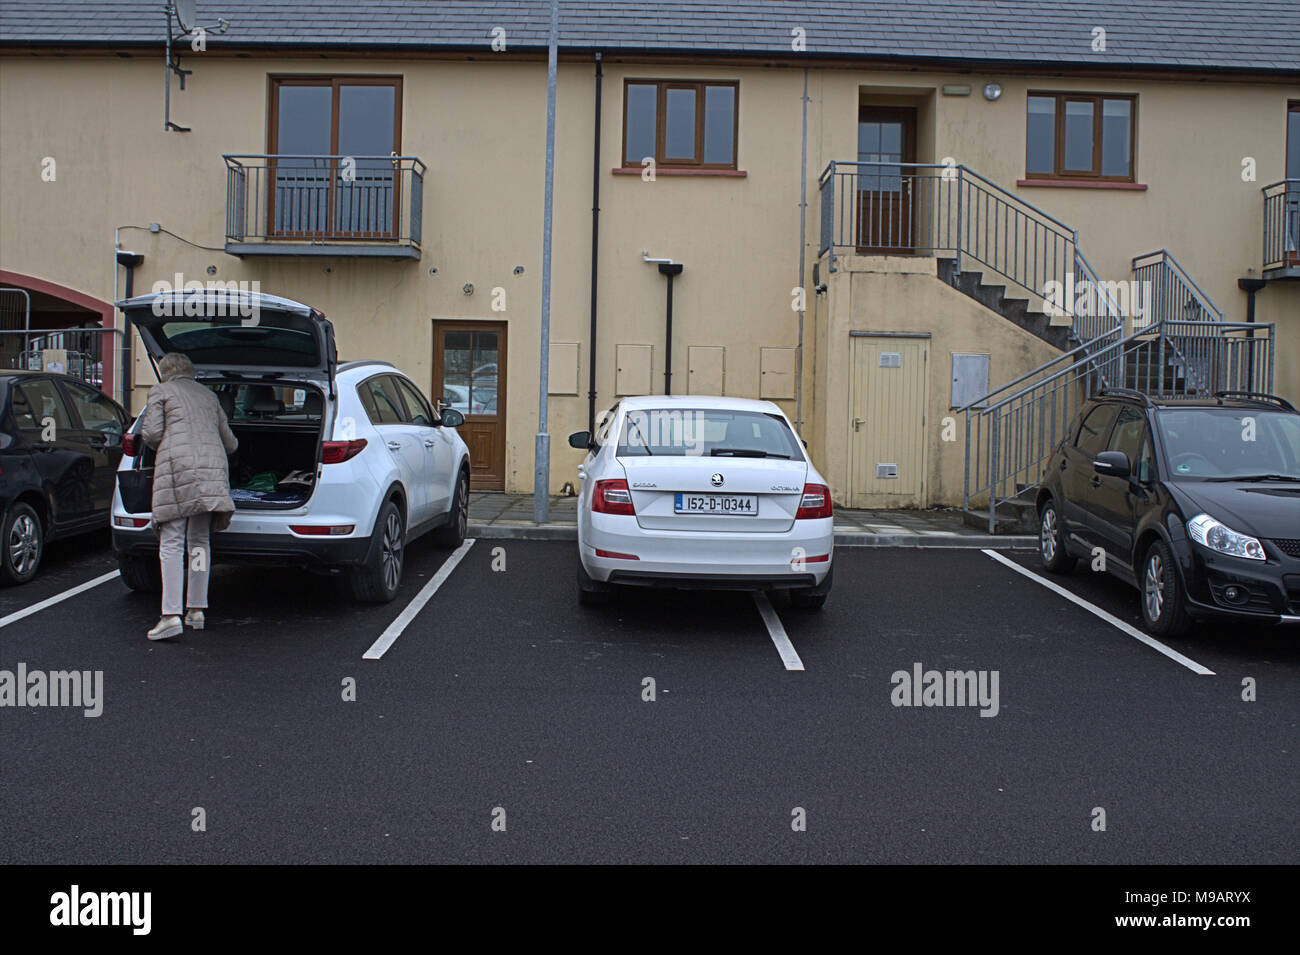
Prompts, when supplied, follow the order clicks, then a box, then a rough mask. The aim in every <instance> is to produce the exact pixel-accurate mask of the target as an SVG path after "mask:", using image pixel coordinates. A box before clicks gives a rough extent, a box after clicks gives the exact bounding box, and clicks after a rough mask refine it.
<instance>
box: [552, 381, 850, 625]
mask: <svg viewBox="0 0 1300 955" xmlns="http://www.w3.org/2000/svg"><path fill="white" fill-rule="evenodd" d="M569 444H570V446H571V447H574V448H579V449H584V450H586V451H587V452H588V453H587V458H586V460H585V461H583V463H582V464H581V465H580V466H579V468H578V471H579V475H580V477H581V478H582V493H581V494H580V495H579V497H578V554H579V563H578V593H579V597H580V599H581V601H582V602H583V603H595V602H597V601H599V600H602V599H604V598H605V597H606V596H607V595H608V593H609V591H610V589H611V586H612V585H617V584H627V585H632V586H642V587H676V588H691V589H694V588H714V589H724V590H789V591H790V597H791V600H792V602H793V603H794V604H795V605H796V606H804V607H811V608H816V607H820V606H822V604H824V603H825V602H826V595H827V594H828V593H829V592H830V588H831V558H832V556H833V552H834V542H835V535H834V530H833V526H832V525H833V520H832V507H831V495H830V488H829V487H828V486H827V484H826V480H825V478H823V477H822V476H821V475H820V474H819V473H818V472H817V469H816V468H814V467H813V465H812V462H811V461H810V460H809V459H808V455H807V453H806V451H805V450H804V447H803V444H802V443H801V442H800V440H799V438H798V437H797V436H796V435H795V432H794V428H792V427H791V426H790V422H789V420H788V419H787V418H786V416H785V415H784V414H783V413H782V411H781V409H780V408H778V407H777V406H776V405H774V404H772V403H771V402H768V401H753V400H750V399H745V398H717V397H699V396H689V395H683V396H677V395H673V396H665V395H650V396H646V397H638V398H624V399H623V400H622V401H620V402H618V403H617V404H615V405H614V407H613V408H611V409H610V410H609V411H607V412H606V413H605V414H604V415H603V416H602V417H601V421H600V425H599V427H598V428H597V429H596V432H595V434H592V433H590V432H587V431H579V432H576V433H575V434H571V435H570V436H569Z"/></svg>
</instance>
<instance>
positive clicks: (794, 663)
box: [754, 591, 803, 670]
mask: <svg viewBox="0 0 1300 955" xmlns="http://www.w3.org/2000/svg"><path fill="white" fill-rule="evenodd" d="M754 606H756V607H758V613H759V616H761V617H762V618H763V623H765V624H766V625H767V634H768V636H770V637H771V638H772V642H773V643H774V644H776V652H777V653H779V654H781V662H782V663H784V664H785V668H786V669H787V670H802V669H803V661H802V660H800V659H799V654H797V653H795V651H794V644H792V643H791V642H790V638H789V637H788V636H786V633H785V627H784V626H783V625H782V624H781V618H780V617H778V616H777V615H776V608H774V607H773V606H772V601H770V600H768V599H767V594H765V593H763V592H762V591H757V592H755V594H754Z"/></svg>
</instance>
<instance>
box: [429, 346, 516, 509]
mask: <svg viewBox="0 0 1300 955" xmlns="http://www.w3.org/2000/svg"><path fill="white" fill-rule="evenodd" d="M505 369H506V324H505V322H434V323H433V395H434V397H435V398H437V399H438V400H439V407H440V408H455V409H456V410H457V411H459V412H460V413H461V414H463V415H464V416H465V424H464V425H463V426H462V427H461V429H460V436H461V437H462V438H463V439H464V441H465V443H466V444H467V445H468V446H469V465H470V487H471V488H473V489H474V490H475V491H502V490H505V486H506V376H505Z"/></svg>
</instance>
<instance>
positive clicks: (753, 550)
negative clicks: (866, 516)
mask: <svg viewBox="0 0 1300 955" xmlns="http://www.w3.org/2000/svg"><path fill="white" fill-rule="evenodd" d="M583 517H584V519H586V515H583ZM834 548H835V533H834V521H833V520H832V519H830V518H827V519H824V520H812V521H796V522H795V525H794V527H793V528H791V529H790V530H789V531H782V532H778V533H763V532H754V533H746V532H731V533H716V532H697V531H662V530H649V529H646V528H642V527H641V526H640V525H638V524H637V522H636V518H635V517H626V516H622V515H610V514H591V515H590V522H589V524H586V525H585V526H583V527H581V528H580V542H579V556H580V558H581V560H582V565H583V567H584V568H585V569H586V571H587V574H588V575H589V576H590V577H591V579H592V580H597V581H602V582H608V583H619V584H634V585H638V586H649V587H683V588H697V587H698V588H710V589H735V590H746V589H753V590H766V589H771V588H781V587H814V586H816V585H818V584H820V583H821V582H822V581H823V580H824V579H825V578H826V575H827V574H829V573H830V569H831V561H832V560H833V559H834ZM597 550H602V551H606V552H608V553H614V554H626V555H628V557H631V556H635V557H636V558H637V559H636V560H630V559H627V558H622V557H601V556H597V554H596V551H597ZM818 557H820V558H822V559H821V560H816V558H818Z"/></svg>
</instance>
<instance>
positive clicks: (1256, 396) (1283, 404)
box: [1214, 391, 1296, 411]
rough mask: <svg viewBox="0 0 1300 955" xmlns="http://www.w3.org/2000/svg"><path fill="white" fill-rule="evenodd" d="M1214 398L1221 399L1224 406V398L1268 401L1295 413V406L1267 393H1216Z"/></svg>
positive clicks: (1220, 402) (1220, 401)
mask: <svg viewBox="0 0 1300 955" xmlns="http://www.w3.org/2000/svg"><path fill="white" fill-rule="evenodd" d="M1214 397H1216V398H1218V399H1219V404H1223V399H1224V398H1249V399H1250V400H1251V401H1267V402H1271V403H1272V404H1275V405H1278V406H1280V407H1282V408H1285V409H1286V410H1287V411H1295V410H1296V407H1295V405H1293V404H1291V402H1289V401H1287V400H1286V399H1285V398H1280V397H1278V396H1277V395H1270V394H1269V393H1268V392H1267V391H1216V392H1215V393H1214Z"/></svg>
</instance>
